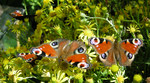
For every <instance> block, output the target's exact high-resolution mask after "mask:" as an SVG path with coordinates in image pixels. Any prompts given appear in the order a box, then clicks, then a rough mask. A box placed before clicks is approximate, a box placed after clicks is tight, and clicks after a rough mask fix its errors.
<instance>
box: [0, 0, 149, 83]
mask: <svg viewBox="0 0 150 83" xmlns="http://www.w3.org/2000/svg"><path fill="white" fill-rule="evenodd" d="M22 5H23V6H24V8H25V14H26V15H27V14H28V15H31V14H33V13H35V14H36V16H35V17H34V19H35V21H36V23H37V26H36V28H33V27H32V22H29V19H28V18H26V19H25V20H24V22H23V21H18V22H17V23H15V24H14V22H15V21H16V19H12V20H8V21H7V22H6V26H7V27H8V28H9V30H10V31H11V32H13V33H15V34H16V42H17V46H15V47H9V48H7V50H2V49H1V50H0V57H1V58H0V82H4V83H8V82H50V83H51V82H54V83H60V82H69V81H70V82H77V83H82V82H87V83H94V82H95V83H97V82H98V83H107V82H108V83H109V82H115V83H124V82H125V83H131V82H135V83H140V82H145V80H146V78H147V77H149V76H150V71H149V69H150V57H149V49H150V32H149V31H150V19H149V18H150V14H149V13H150V1H149V0H123V1H119V0H101V1H99V0H57V1H56V0H43V1H42V0H24V1H23V2H22ZM28 6H29V7H30V8H27V7H28ZM94 36H95V37H101V38H107V39H109V40H112V41H114V40H115V39H118V41H121V40H123V39H128V38H140V39H142V40H143V41H144V46H143V47H142V48H141V49H140V50H139V52H138V54H137V55H136V57H135V60H134V61H133V63H132V66H131V67H124V66H120V65H119V64H117V65H112V66H111V67H106V66H104V65H103V64H102V63H101V62H98V61H97V56H98V55H97V54H96V53H95V51H94V50H93V49H92V48H91V47H90V46H88V38H90V37H94ZM58 38H64V39H69V40H72V41H73V40H81V41H83V42H85V44H86V46H87V54H88V55H89V58H90V62H91V63H92V64H93V66H92V68H91V69H89V70H85V69H80V68H77V67H73V66H71V65H69V64H66V63H61V64H59V62H58V61H57V59H52V58H47V57H44V58H42V59H41V60H36V65H34V66H32V65H31V64H30V63H27V62H25V61H24V60H23V59H21V58H20V57H17V54H18V53H22V52H25V53H29V49H30V48H31V47H36V46H38V45H40V44H42V43H45V42H49V41H51V40H55V39H58Z"/></svg>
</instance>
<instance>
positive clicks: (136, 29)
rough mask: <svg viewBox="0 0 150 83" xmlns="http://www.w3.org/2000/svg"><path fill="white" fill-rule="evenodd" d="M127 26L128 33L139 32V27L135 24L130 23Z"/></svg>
mask: <svg viewBox="0 0 150 83" xmlns="http://www.w3.org/2000/svg"><path fill="white" fill-rule="evenodd" d="M127 28H128V29H127V31H130V33H135V32H140V30H139V28H138V27H137V25H135V24H130V27H127Z"/></svg>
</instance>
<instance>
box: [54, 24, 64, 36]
mask: <svg viewBox="0 0 150 83" xmlns="http://www.w3.org/2000/svg"><path fill="white" fill-rule="evenodd" d="M54 30H56V32H57V33H58V34H59V35H60V36H61V37H62V33H61V28H60V26H59V25H56V26H54Z"/></svg>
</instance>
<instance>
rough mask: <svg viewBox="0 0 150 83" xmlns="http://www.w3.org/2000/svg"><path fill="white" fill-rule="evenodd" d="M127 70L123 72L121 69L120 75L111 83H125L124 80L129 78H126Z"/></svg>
mask: <svg viewBox="0 0 150 83" xmlns="http://www.w3.org/2000/svg"><path fill="white" fill-rule="evenodd" d="M124 74H125V70H123V71H121V70H120V69H119V71H118V73H117V74H116V75H115V76H114V77H112V78H113V79H114V80H111V81H110V82H115V83H124V80H125V79H127V78H128V77H124Z"/></svg>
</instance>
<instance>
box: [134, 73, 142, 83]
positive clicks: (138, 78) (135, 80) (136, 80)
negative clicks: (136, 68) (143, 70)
mask: <svg viewBox="0 0 150 83" xmlns="http://www.w3.org/2000/svg"><path fill="white" fill-rule="evenodd" d="M133 81H134V82H135V83H140V82H141V81H142V76H141V75H140V74H135V75H134V77H133Z"/></svg>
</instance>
